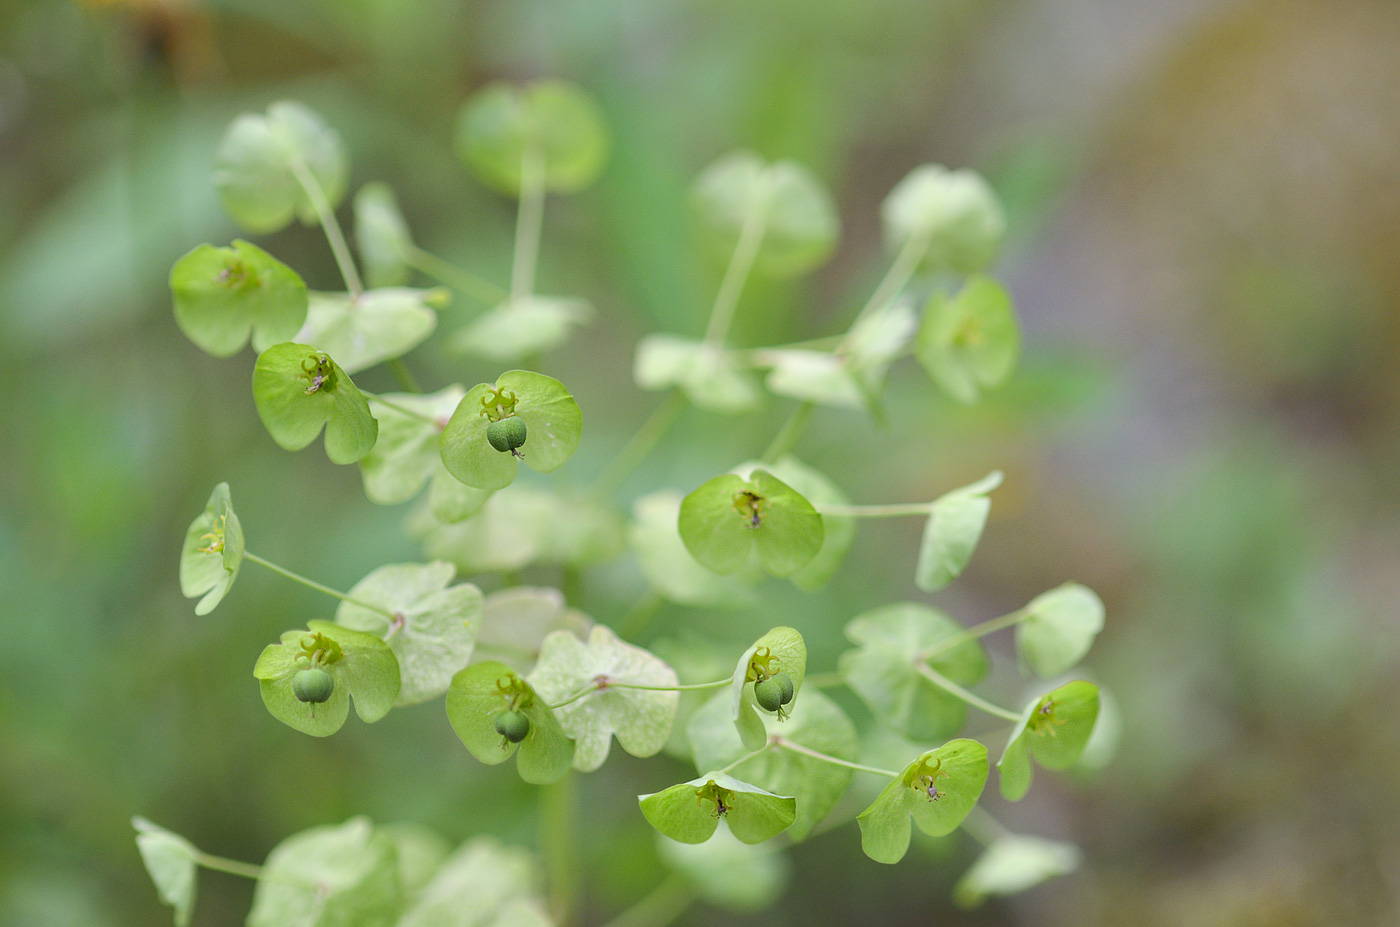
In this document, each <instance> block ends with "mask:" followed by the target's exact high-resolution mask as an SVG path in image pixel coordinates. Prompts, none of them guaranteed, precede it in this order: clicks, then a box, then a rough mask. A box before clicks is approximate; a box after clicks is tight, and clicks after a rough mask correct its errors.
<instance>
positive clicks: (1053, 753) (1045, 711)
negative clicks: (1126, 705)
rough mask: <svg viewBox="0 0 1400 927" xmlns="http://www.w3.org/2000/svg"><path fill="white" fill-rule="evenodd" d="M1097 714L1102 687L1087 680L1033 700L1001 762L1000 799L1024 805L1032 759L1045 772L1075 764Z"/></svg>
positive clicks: (998, 768)
mask: <svg viewBox="0 0 1400 927" xmlns="http://www.w3.org/2000/svg"><path fill="white" fill-rule="evenodd" d="M1098 716H1099V690H1098V687H1097V686H1095V685H1094V684H1093V683H1089V682H1084V681H1083V680H1076V681H1074V682H1071V683H1066V684H1065V685H1063V686H1060V687H1059V688H1058V689H1055V690H1053V691H1051V692H1047V693H1046V694H1045V695H1042V696H1041V697H1040V698H1038V699H1036V700H1035V701H1033V702H1031V704H1030V705H1028V706H1027V707H1026V710H1025V711H1024V712H1023V713H1022V715H1021V720H1020V722H1019V723H1017V725H1016V727H1015V729H1014V730H1012V732H1011V738H1010V739H1009V740H1008V741H1007V742H1006V750H1005V751H1004V752H1003V753H1002V755H1001V759H1000V760H998V761H997V772H998V773H999V774H1000V776H1001V795H1002V797H1003V798H1005V799H1006V800H1007V801H1020V800H1021V799H1022V798H1024V797H1025V796H1026V793H1027V792H1028V791H1030V787H1031V778H1032V775H1033V772H1034V770H1033V767H1032V765H1031V759H1032V758H1034V759H1035V761H1036V762H1038V763H1040V765H1042V766H1044V767H1045V768H1046V769H1068V768H1069V767H1071V766H1073V765H1074V764H1075V762H1076V761H1078V759H1079V756H1080V754H1082V753H1083V752H1084V747H1085V745H1087V744H1088V742H1089V737H1090V735H1091V734H1092V733H1093V731H1094V722H1095V721H1096V720H1097V719H1098Z"/></svg>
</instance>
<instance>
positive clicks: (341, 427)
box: [253, 342, 379, 464]
mask: <svg viewBox="0 0 1400 927" xmlns="http://www.w3.org/2000/svg"><path fill="white" fill-rule="evenodd" d="M323 358H324V360H323ZM318 365H321V366H328V368H329V369H330V371H331V376H330V377H329V378H328V379H325V380H324V381H322V382H320V383H319V384H318V383H317V381H316V377H317V376H318V374H317V372H316V371H317V369H318ZM313 387H314V389H313ZM307 390H312V391H311V392H307ZM253 401H254V403H255V404H256V405H257V408H258V417H259V418H260V419H262V423H263V425H264V426H265V427H266V428H267V431H268V434H270V435H272V440H274V441H276V442H277V444H278V445H280V446H281V447H282V448H284V449H286V450H289V451H299V450H301V449H302V448H304V447H306V446H307V445H308V444H310V443H311V442H312V441H314V440H316V436H317V435H318V434H320V433H321V426H323V425H324V426H325V429H326V456H327V457H329V458H330V459H331V462H332V463H338V464H349V463H354V462H355V461H357V460H359V459H360V458H361V457H363V456H365V455H366V454H368V453H369V452H370V451H371V450H373V449H374V442H375V439H376V438H377V437H378V435H379V423H378V422H376V421H375V420H374V416H373V415H371V414H370V411H369V403H368V402H366V401H365V397H364V395H363V394H362V393H361V392H360V391H359V389H358V388H356V386H355V383H354V381H353V380H351V379H350V375H349V374H348V373H346V372H345V371H344V370H342V369H341V368H340V366H339V365H338V364H336V363H335V360H334V359H333V358H331V357H330V356H329V355H328V354H326V353H325V352H323V351H321V350H320V349H319V348H314V347H312V346H311V345H309V344H297V343H295V342H287V343H285V344H277V345H273V346H272V347H270V348H268V349H267V350H266V351H264V352H262V353H261V354H259V355H258V362H257V365H256V366H255V367H254V368H253Z"/></svg>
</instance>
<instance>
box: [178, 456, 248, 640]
mask: <svg viewBox="0 0 1400 927" xmlns="http://www.w3.org/2000/svg"><path fill="white" fill-rule="evenodd" d="M242 565H243V526H242V525H240V524H239V523H238V516H237V515H236V514H234V511H233V502H232V501H231V500H230V498H229V490H228V484H227V483H220V484H219V485H218V486H215V487H214V491H213V492H212V493H210V495H209V501H208V502H206V503H205V504H204V511H203V512H200V513H199V517H198V518H196V519H195V520H194V521H193V522H191V523H190V528H189V530H188V531H186V532H185V543H184V546H183V547H182V548H181V549H180V592H182V593H183V594H184V596H185V598H187V599H193V598H194V597H195V596H201V595H202V596H204V598H202V599H200V600H199V604H198V605H196V606H195V607H194V613H195V614H196V615H207V614H209V613H210V612H212V611H213V610H214V607H215V606H216V605H218V604H219V603H220V602H221V601H223V598H224V596H225V595H227V594H228V591H229V589H230V588H232V586H233V581H234V580H235V579H237V578H238V569H239V567H240V566H242Z"/></svg>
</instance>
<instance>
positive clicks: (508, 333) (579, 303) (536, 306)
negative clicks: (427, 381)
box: [448, 295, 593, 363]
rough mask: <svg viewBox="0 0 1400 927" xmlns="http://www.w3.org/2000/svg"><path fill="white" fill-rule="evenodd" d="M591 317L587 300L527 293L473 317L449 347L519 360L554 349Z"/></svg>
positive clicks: (494, 358)
mask: <svg viewBox="0 0 1400 927" xmlns="http://www.w3.org/2000/svg"><path fill="white" fill-rule="evenodd" d="M591 318H593V307H592V305H590V304H589V303H588V302H587V301H586V300H582V299H570V298H563V297H556V296H534V295H531V296H524V297H521V298H520V299H515V300H507V301H506V302H503V303H501V304H500V305H498V306H496V307H494V308H492V309H488V310H486V311H485V312H483V313H482V314H481V315H479V316H477V317H476V318H474V319H472V320H471V321H470V322H468V323H467V324H466V325H465V326H464V327H463V328H461V329H459V330H458V331H457V332H455V333H454V334H453V335H452V337H451V338H450V339H448V348H449V349H450V350H453V351H456V352H458V353H460V354H469V355H471V356H473V357H481V358H485V359H486V360H492V361H498V362H501V363H506V362H510V361H519V360H520V359H521V358H525V357H533V356H535V355H537V354H543V353H545V352H546V351H552V350H554V349H555V348H557V347H559V346H560V345H561V344H563V343H564V342H566V341H568V340H569V336H570V335H571V334H573V331H574V329H575V328H577V327H579V326H580V325H583V324H584V323H586V322H588V321H589V320H590V319H591Z"/></svg>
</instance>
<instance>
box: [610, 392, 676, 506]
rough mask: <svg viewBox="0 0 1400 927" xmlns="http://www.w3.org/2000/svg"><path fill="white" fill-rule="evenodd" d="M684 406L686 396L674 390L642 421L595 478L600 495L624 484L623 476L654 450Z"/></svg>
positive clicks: (625, 477) (629, 472)
mask: <svg viewBox="0 0 1400 927" xmlns="http://www.w3.org/2000/svg"><path fill="white" fill-rule="evenodd" d="M684 408H685V397H684V396H683V395H681V394H680V393H679V392H677V391H675V390H672V391H671V393H670V394H669V395H667V397H666V398H665V399H664V400H663V401H662V403H661V405H659V406H657V407H656V408H655V409H654V410H653V411H652V413H651V415H650V416H648V417H647V420H646V421H645V422H643V423H642V427H640V428H638V429H637V432H636V434H634V435H632V437H631V438H630V439H629V440H628V442H627V443H626V444H625V445H623V447H622V450H620V451H618V454H617V456H616V457H614V458H613V459H612V462H611V463H609V464H608V465H607V466H606V467H604V468H603V472H602V473H599V474H598V478H597V479H596V480H594V481H593V491H594V492H597V493H599V494H600V495H610V494H611V493H614V492H616V491H617V490H618V489H619V488H620V487H621V486H622V482H623V480H625V479H627V477H628V475H630V474H631V472H632V471H633V470H635V469H636V468H637V465H638V464H640V463H641V462H642V461H643V460H645V459H646V456H647V455H648V454H650V453H651V452H652V450H653V449H654V448H655V447H656V444H657V442H658V441H660V440H661V437H662V436H663V435H665V434H666V432H667V430H668V429H669V428H670V427H671V425H672V424H673V423H674V422H675V421H676V418H677V416H679V415H680V413H681V410H682V409H684Z"/></svg>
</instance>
